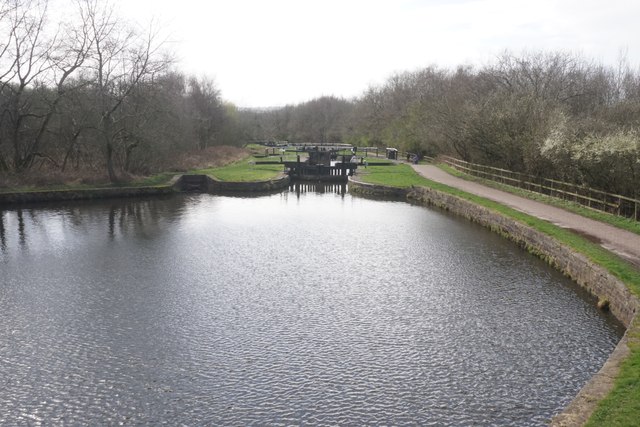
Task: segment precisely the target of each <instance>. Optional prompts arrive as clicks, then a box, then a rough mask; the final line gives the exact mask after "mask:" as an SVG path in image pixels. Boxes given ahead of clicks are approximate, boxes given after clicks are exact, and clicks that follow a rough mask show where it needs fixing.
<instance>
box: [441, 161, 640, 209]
mask: <svg viewBox="0 0 640 427" xmlns="http://www.w3.org/2000/svg"><path fill="white" fill-rule="evenodd" d="M441 158H442V161H443V162H444V163H446V164H447V165H449V166H451V167H452V168H454V169H457V170H459V171H461V172H465V173H467V174H469V175H472V176H477V177H479V178H484V179H489V180H492V181H496V182H500V183H502V184H506V185H510V186H513V187H518V188H523V189H525V190H529V191H534V192H536V193H540V194H545V195H547V196H551V197H557V198H560V199H564V200H568V201H572V202H575V203H579V204H581V205H583V206H587V207H589V208H592V209H597V210H600V211H603V212H608V213H611V214H615V215H619V216H624V217H627V218H631V219H634V220H636V221H640V200H638V199H634V198H631V197H626V196H622V195H620V194H612V193H607V192H606V191H600V190H596V189H593V188H589V187H585V186H582V185H576V184H571V183H568V182H563V181H557V180H554V179H549V178H543V177H538V176H534V175H527V174H523V173H519V172H513V171H510V170H506V169H500V168H496V167H492V166H485V165H479V164H476V163H469V162H465V161H464V160H460V159H456V158H454V157H449V156H442V157H441Z"/></svg>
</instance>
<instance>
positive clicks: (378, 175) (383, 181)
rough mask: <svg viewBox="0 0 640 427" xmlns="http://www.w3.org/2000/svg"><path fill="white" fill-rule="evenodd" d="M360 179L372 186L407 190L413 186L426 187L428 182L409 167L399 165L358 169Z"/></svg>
mask: <svg viewBox="0 0 640 427" xmlns="http://www.w3.org/2000/svg"><path fill="white" fill-rule="evenodd" d="M358 178H359V179H361V180H362V181H364V182H368V183H371V184H380V185H389V186H391V187H400V188H407V187H411V186H412V185H426V184H427V180H426V179H425V178H423V177H422V176H420V175H418V174H417V173H416V172H415V171H414V170H413V169H412V168H411V166H409V165H406V164H402V163H398V164H395V165H390V166H372V165H369V166H367V167H366V168H361V167H359V168H358Z"/></svg>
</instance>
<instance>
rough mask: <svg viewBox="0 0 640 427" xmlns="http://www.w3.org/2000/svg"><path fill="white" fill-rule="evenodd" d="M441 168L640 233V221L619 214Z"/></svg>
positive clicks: (469, 179)
mask: <svg viewBox="0 0 640 427" xmlns="http://www.w3.org/2000/svg"><path fill="white" fill-rule="evenodd" d="M437 166H438V167H439V168H440V169H442V170H444V171H445V172H447V173H450V174H451V175H454V176H457V177H459V178H462V179H466V180H468V181H474V182H478V183H480V184H483V185H486V186H487V187H493V188H496V189H498V190H502V191H506V192H508V193H512V194H515V195H517V196H520V197H526V198H527V199H531V200H536V201H539V202H542V203H546V204H548V205H552V206H556V207H559V208H562V209H565V210H568V211H571V212H573V213H577V214H578V215H582V216H584V217H587V218H591V219H595V220H596V221H600V222H604V223H607V224H610V225H613V226H614V227H618V228H622V229H623V230H627V231H630V232H632V233H636V234H640V222H639V221H634V220H632V219H629V218H624V217H621V216H617V215H612V214H609V213H606V212H602V211H598V210H595V209H590V208H588V207H585V206H582V205H580V204H578V203H574V202H571V201H568V200H563V199H559V198H557V197H551V196H547V195H546V194H540V193H536V192H533V191H527V190H524V189H522V188H518V187H512V186H510V185H506V184H502V183H499V182H496V181H491V180H489V179H483V178H478V177H475V176H472V175H469V174H466V173H464V172H460V171H459V170H457V169H454V168H452V167H451V166H448V165H445V164H439V165H437Z"/></svg>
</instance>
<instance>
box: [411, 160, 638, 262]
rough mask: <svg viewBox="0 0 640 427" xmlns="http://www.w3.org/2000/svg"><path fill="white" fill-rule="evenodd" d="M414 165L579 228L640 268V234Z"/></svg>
mask: <svg viewBox="0 0 640 427" xmlns="http://www.w3.org/2000/svg"><path fill="white" fill-rule="evenodd" d="M412 167H413V169H415V170H416V172H418V173H419V174H420V175H422V176H424V177H425V178H428V179H430V180H432V181H437V182H440V183H442V184H446V185H448V186H450V187H455V188H458V189H460V190H463V191H466V192H467V193H471V194H475V195H478V196H481V197H484V198H486V199H490V200H493V201H496V202H499V203H502V204H504V205H507V206H509V207H511V208H514V209H516V210H519V211H521V212H524V213H526V214H529V215H531V216H535V217H537V218H540V219H544V220H546V221H549V222H551V223H553V224H555V225H557V226H559V227H562V228H566V229H570V230H572V231H575V232H576V233H578V234H580V235H582V236H584V237H586V238H587V239H589V240H591V241H592V242H595V243H598V244H599V245H600V246H602V247H603V248H605V249H608V250H610V251H612V252H614V253H616V254H618V255H619V256H621V257H622V258H624V259H626V260H628V261H630V262H631V263H632V264H634V265H635V266H636V267H638V268H640V235H638V234H635V233H631V232H629V231H626V230H622V229H620V228H617V227H614V226H611V225H609V224H605V223H602V222H599V221H595V220H593V219H589V218H585V217H583V216H581V215H578V214H575V213H572V212H569V211H566V210H564V209H560V208H557V207H555V206H550V205H547V204H544V203H541V202H537V201H535V200H530V199H527V198H524V197H520V196H516V195H515V194H511V193H507V192H505V191H500V190H496V189H495V188H491V187H487V186H485V185H482V184H478V183H477V182H472V181H467V180H464V179H462V178H458V177H455V176H453V175H450V174H448V173H446V172H445V171H443V170H442V169H440V168H438V167H436V166H433V165H412Z"/></svg>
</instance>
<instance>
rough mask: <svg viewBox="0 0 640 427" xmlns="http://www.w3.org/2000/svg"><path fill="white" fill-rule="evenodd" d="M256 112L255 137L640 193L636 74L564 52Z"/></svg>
mask: <svg viewBox="0 0 640 427" xmlns="http://www.w3.org/2000/svg"><path fill="white" fill-rule="evenodd" d="M250 114H253V115H254V120H253V127H252V129H253V130H252V132H253V133H254V135H255V136H256V137H259V138H263V139H264V138H266V139H268V138H277V139H288V140H302V139H308V140H310V141H331V142H347V143H351V144H354V145H356V146H380V147H384V146H387V147H396V148H400V149H402V150H406V151H411V152H418V153H422V154H427V155H432V156H433V155H438V154H448V155H453V156H456V157H459V158H462V159H464V160H467V161H471V162H477V163H482V164H487V165H491V166H496V167H502V168H506V169H512V170H515V171H519V172H524V173H529V174H532V175H538V176H545V177H548V178H556V179H561V180H566V181H571V182H575V183H580V184H586V185H589V186H592V187H596V188H601V189H604V190H607V191H613V192H619V193H623V194H627V195H639V194H640V193H639V192H638V190H637V189H638V188H640V74H639V73H638V71H637V70H632V69H631V68H630V67H629V66H628V65H627V64H626V61H624V60H621V61H620V64H619V65H618V66H617V67H609V66H604V65H601V64H598V63H594V62H591V61H588V60H585V59H583V58H581V57H579V56H577V55H572V54H568V53H542V52H538V53H526V54H522V55H514V54H512V53H504V54H502V55H501V56H499V57H498V58H497V59H496V60H495V61H494V62H493V63H492V64H490V65H487V66H484V67H481V68H473V67H458V68H457V69H453V70H451V69H443V68H438V67H428V68H425V69H421V70H418V71H414V72H406V73H401V74H397V75H394V76H392V77H390V78H389V79H387V81H386V82H385V83H384V84H382V85H379V86H374V87H371V88H369V89H368V90H367V91H366V92H365V93H364V94H362V95H361V96H360V97H358V98H356V99H354V100H350V101H346V100H343V99H338V98H332V97H323V98H320V99H316V100H313V101H310V102H307V103H304V104H301V105H298V106H288V107H285V108H282V109H277V110H269V111H263V112H255V111H254V112H251V113H250Z"/></svg>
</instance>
